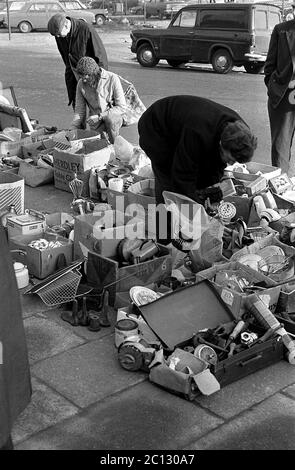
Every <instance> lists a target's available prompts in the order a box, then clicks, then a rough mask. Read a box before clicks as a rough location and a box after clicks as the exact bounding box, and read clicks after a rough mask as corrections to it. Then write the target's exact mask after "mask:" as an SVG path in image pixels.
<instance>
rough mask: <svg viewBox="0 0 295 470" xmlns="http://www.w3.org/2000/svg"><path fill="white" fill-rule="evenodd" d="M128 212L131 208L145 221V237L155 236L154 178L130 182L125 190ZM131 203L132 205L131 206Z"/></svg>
mask: <svg viewBox="0 0 295 470" xmlns="http://www.w3.org/2000/svg"><path fill="white" fill-rule="evenodd" d="M127 198H128V206H129V207H128V210H127V211H128V213H131V211H132V210H133V209H135V210H136V211H137V216H138V217H139V218H141V219H143V220H144V221H145V227H146V228H145V232H146V235H147V237H150V238H153V237H155V236H156V197H155V180H154V179H146V180H142V181H138V182H137V183H134V184H132V185H131V186H130V187H129V188H128V191H127ZM131 205H132V206H131Z"/></svg>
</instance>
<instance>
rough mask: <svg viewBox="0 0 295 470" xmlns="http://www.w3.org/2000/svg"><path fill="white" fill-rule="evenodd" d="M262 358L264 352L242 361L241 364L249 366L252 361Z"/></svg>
mask: <svg viewBox="0 0 295 470" xmlns="http://www.w3.org/2000/svg"><path fill="white" fill-rule="evenodd" d="M261 358H262V354H257V356H254V357H251V358H250V359H248V360H247V361H241V362H239V366H241V367H244V366H247V365H248V364H250V363H251V362H255V361H258V360H259V359H261Z"/></svg>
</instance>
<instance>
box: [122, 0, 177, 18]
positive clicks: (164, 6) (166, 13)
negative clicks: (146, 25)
mask: <svg viewBox="0 0 295 470" xmlns="http://www.w3.org/2000/svg"><path fill="white" fill-rule="evenodd" d="M185 5H186V2H185V1H182V0H180V1H173V0H171V1H170V0H169V1H161V0H160V1H155V0H149V1H146V2H145V7H144V4H141V5H137V6H135V7H132V8H130V9H129V12H130V13H131V14H132V15H144V9H145V15H146V18H150V17H151V16H156V17H158V18H160V19H161V20H162V19H167V18H168V19H171V18H172V16H173V15H175V13H177V12H178V10H180V8H182V7H184V6H185Z"/></svg>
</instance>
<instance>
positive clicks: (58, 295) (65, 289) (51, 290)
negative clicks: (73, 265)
mask: <svg viewBox="0 0 295 470" xmlns="http://www.w3.org/2000/svg"><path fill="white" fill-rule="evenodd" d="M81 277H82V274H80V273H78V272H74V271H69V272H68V273H66V274H65V275H64V276H63V277H62V278H59V279H56V280H55V281H53V282H52V283H51V284H49V285H47V286H45V287H43V288H42V289H41V290H40V291H39V292H37V294H38V295H39V297H40V298H41V300H43V302H44V303H45V304H46V305H48V306H49V307H53V306H54V305H60V304H64V303H66V302H71V301H73V300H74V299H75V296H76V293H77V289H78V286H79V284H80V281H81Z"/></svg>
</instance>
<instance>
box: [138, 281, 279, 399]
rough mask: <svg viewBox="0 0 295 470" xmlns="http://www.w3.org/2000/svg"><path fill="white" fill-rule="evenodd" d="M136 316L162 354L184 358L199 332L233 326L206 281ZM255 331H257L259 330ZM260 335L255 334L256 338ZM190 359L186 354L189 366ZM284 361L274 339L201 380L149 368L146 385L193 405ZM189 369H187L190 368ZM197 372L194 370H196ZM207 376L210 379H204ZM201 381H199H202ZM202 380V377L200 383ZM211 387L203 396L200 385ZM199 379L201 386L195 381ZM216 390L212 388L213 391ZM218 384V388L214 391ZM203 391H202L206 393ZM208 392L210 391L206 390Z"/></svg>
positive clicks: (220, 364)
mask: <svg viewBox="0 0 295 470" xmlns="http://www.w3.org/2000/svg"><path fill="white" fill-rule="evenodd" d="M138 309H139V312H140V314H141V316H142V317H143V318H144V320H145V321H146V323H147V324H148V326H149V327H150V328H151V329H152V331H153V332H154V333H155V334H156V336H157V337H158V338H159V339H160V341H161V344H162V345H163V348H164V351H165V352H166V353H167V354H171V353H173V351H174V352H175V351H176V350H177V351H178V352H179V351H180V350H181V349H183V353H182V354H184V355H185V354H189V353H188V352H187V351H185V349H187V345H188V344H190V342H191V340H192V338H193V336H194V335H195V334H196V333H197V332H200V331H201V330H204V329H206V328H207V329H208V328H209V329H212V328H216V327H217V326H218V325H220V324H225V323H228V322H232V321H234V320H236V319H235V317H234V316H233V314H232V312H231V310H230V309H229V308H228V306H227V305H226V304H225V303H224V301H223V300H222V299H221V297H220V296H219V294H218V293H217V292H216V290H215V289H214V287H213V285H212V284H211V283H210V281H208V280H202V281H200V282H198V283H196V284H193V285H191V286H188V287H184V288H182V289H179V290H176V291H174V292H172V293H170V294H167V295H165V296H163V297H161V298H159V299H157V300H155V301H154V302H151V303H149V304H146V305H143V306H140V307H138ZM258 328H259V327H258ZM264 333H265V330H262V331H261V332H260V334H261V335H263V334H264ZM191 356H193V354H190V356H187V357H189V361H190V362H191V364H192V363H193V361H191V359H192V357H191ZM283 358H284V346H283V343H282V341H281V337H279V336H273V337H271V338H270V339H268V340H266V341H264V342H262V343H256V344H253V346H251V347H248V348H246V349H245V350H243V351H241V352H237V353H236V354H233V355H232V356H231V357H228V358H224V359H223V360H218V361H217V363H215V364H211V365H210V368H209V370H208V369H207V370H205V371H202V372H201V373H200V374H194V373H191V372H192V369H193V368H194V365H192V369H191V368H190V369H188V371H190V372H189V373H187V371H185V372H183V371H180V370H175V369H174V370H173V369H172V368H171V367H169V365H168V364H167V361H165V360H162V361H159V363H158V364H157V363H155V362H157V361H153V362H154V363H155V365H154V366H153V364H151V365H150V374H149V379H150V380H151V381H152V382H154V383H156V384H157V385H160V386H162V387H164V388H166V389H168V390H169V391H171V392H174V393H176V394H180V395H181V396H184V397H185V398H186V399H188V400H193V399H194V398H195V397H196V396H197V395H199V394H200V393H204V394H206V395H209V394H211V393H214V391H217V390H218V389H220V388H221V387H222V386H224V385H227V384H229V383H231V382H234V381H236V380H239V379H241V378H242V377H245V376H247V375H249V374H251V373H253V372H255V371H257V370H259V369H262V368H264V367H267V366H268V365H270V364H273V363H275V362H278V361H280V360H282V359H283ZM191 364H190V365H191ZM197 366H198V364H197ZM209 374H210V375H211V378H210V377H209ZM202 375H204V377H202ZM205 375H206V377H205ZM212 376H213V378H214V380H213V382H214V381H215V384H214V386H213V389H214V390H213V392H212V387H211V392H208V390H207V391H206V390H205V391H204V390H203V385H200V383H203V381H204V380H205V382H206V380H207V379H210V380H209V381H212ZM201 377H202V381H201V382H200V381H199V378H201ZM216 384H217V386H216ZM218 384H219V385H218ZM205 389H206V387H205ZM209 389H210V386H209Z"/></svg>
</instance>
